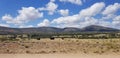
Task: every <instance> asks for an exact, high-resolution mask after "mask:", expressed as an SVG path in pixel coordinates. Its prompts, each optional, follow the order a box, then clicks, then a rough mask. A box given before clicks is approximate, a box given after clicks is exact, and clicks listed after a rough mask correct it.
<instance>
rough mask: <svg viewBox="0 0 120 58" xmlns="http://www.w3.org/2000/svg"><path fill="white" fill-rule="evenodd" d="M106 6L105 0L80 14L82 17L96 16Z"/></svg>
mask: <svg viewBox="0 0 120 58" xmlns="http://www.w3.org/2000/svg"><path fill="white" fill-rule="evenodd" d="M104 7H105V4H104V3H103V2H100V3H95V4H93V5H92V6H91V7H89V8H87V9H83V10H82V11H80V16H81V17H91V16H95V15H97V14H99V13H100V12H101V11H102V9H103V8H104Z"/></svg>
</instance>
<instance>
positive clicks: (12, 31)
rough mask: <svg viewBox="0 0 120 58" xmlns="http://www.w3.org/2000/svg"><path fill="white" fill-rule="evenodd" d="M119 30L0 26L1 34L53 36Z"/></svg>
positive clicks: (98, 27) (107, 28) (114, 30)
mask: <svg viewBox="0 0 120 58" xmlns="http://www.w3.org/2000/svg"><path fill="white" fill-rule="evenodd" d="M118 31H120V30H119V29H115V28H110V27H104V26H98V25H90V26H87V27H84V28H79V27H78V28H75V27H66V28H56V27H31V28H10V27H3V26H0V34H23V33H26V34H28V33H42V34H52V33H73V32H74V33H76V32H118Z"/></svg>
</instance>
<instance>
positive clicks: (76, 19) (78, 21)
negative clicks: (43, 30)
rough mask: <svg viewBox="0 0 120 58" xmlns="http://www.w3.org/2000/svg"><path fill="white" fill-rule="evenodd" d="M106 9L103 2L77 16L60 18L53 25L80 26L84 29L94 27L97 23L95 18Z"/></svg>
mask: <svg viewBox="0 0 120 58" xmlns="http://www.w3.org/2000/svg"><path fill="white" fill-rule="evenodd" d="M104 7H105V4H104V3H103V2H100V3H95V4H93V5H92V6H91V7H89V8H86V9H83V10H81V11H80V13H79V14H75V15H72V16H66V17H59V18H57V19H54V20H53V21H52V23H53V24H58V25H63V26H64V27H66V26H69V25H70V26H72V27H74V26H80V27H84V26H87V25H90V24H91V25H92V24H95V23H97V19H95V18H93V16H95V15H97V14H99V13H100V12H101V10H102V9H103V8H104Z"/></svg>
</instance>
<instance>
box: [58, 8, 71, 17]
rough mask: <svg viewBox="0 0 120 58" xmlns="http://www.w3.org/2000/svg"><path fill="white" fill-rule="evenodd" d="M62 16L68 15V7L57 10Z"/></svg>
mask: <svg viewBox="0 0 120 58" xmlns="http://www.w3.org/2000/svg"><path fill="white" fill-rule="evenodd" d="M58 12H59V13H60V14H61V15H62V16H68V15H69V10H68V9H65V10H63V9H61V10H59V11H58Z"/></svg>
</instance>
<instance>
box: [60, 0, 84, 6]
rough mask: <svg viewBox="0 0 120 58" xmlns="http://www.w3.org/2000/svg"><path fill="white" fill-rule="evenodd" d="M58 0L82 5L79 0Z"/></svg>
mask: <svg viewBox="0 0 120 58" xmlns="http://www.w3.org/2000/svg"><path fill="white" fill-rule="evenodd" d="M60 2H69V3H72V4H76V5H82V1H81V0H60Z"/></svg>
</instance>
